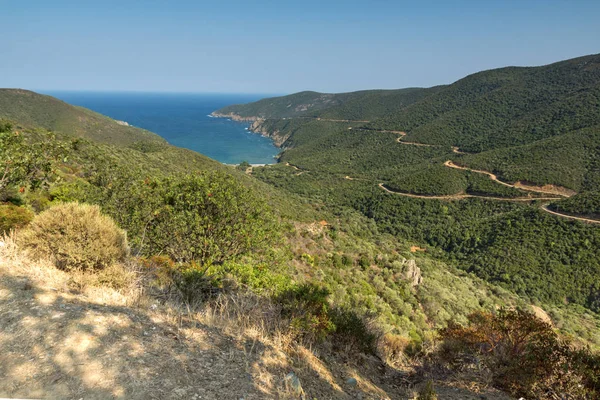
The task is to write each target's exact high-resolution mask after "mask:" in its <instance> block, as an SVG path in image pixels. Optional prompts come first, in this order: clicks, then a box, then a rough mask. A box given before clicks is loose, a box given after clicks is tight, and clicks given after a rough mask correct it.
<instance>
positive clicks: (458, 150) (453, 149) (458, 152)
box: [452, 146, 469, 154]
mask: <svg viewBox="0 0 600 400" xmlns="http://www.w3.org/2000/svg"><path fill="white" fill-rule="evenodd" d="M452 152H453V153H456V154H469V153H466V152H464V151H460V148H458V147H456V146H452Z"/></svg>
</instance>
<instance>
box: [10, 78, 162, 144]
mask: <svg viewBox="0 0 600 400" xmlns="http://www.w3.org/2000/svg"><path fill="white" fill-rule="evenodd" d="M0 118H4V119H7V120H12V121H16V122H18V123H19V124H20V125H23V126H26V127H36V128H38V127H39V128H44V129H48V130H52V131H57V132H68V133H69V134H70V135H72V136H77V137H81V138H86V139H91V140H94V141H97V142H102V143H106V144H114V145H120V146H135V145H138V144H139V145H141V143H142V142H143V143H144V146H145V147H146V148H148V147H150V146H151V147H155V146H159V147H160V146H161V145H163V144H165V143H166V142H165V140H164V139H162V138H161V137H160V136H158V135H156V134H154V133H152V132H148V131H146V130H143V129H140V128H134V127H130V126H124V125H120V124H118V123H117V122H116V121H115V120H113V119H111V118H108V117H106V116H104V115H101V114H98V113H95V112H93V111H90V110H88V109H85V108H82V107H75V106H72V105H70V104H67V103H65V102H63V101H61V100H58V99H56V98H54V97H51V96H46V95H42V94H38V93H34V92H31V91H28V90H22V89H0Z"/></svg>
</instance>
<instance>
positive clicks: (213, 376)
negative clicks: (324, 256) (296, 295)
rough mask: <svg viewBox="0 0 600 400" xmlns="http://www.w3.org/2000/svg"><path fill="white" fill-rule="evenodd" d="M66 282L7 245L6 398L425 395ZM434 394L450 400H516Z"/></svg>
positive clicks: (390, 372)
mask: <svg viewBox="0 0 600 400" xmlns="http://www.w3.org/2000/svg"><path fill="white" fill-rule="evenodd" d="M68 279H69V277H68V275H67V274H66V273H64V272H62V271H59V270H56V269H54V268H53V267H51V266H48V265H43V264H42V265H37V264H34V263H32V262H31V261H30V260H29V259H27V258H26V257H23V256H22V255H20V254H19V253H18V251H16V250H15V249H14V248H12V245H7V244H6V243H4V242H2V244H1V245H0V349H1V351H0V397H9V398H11V397H12V398H39V399H42V398H43V399H235V400H239V399H245V400H251V399H288V398H289V399H296V398H305V399H412V398H414V393H415V389H416V388H415V387H412V386H411V385H410V384H407V383H406V382H405V381H404V380H403V378H402V374H401V373H400V372H399V371H396V370H394V369H391V368H386V367H385V366H384V365H383V363H381V361H379V360H378V359H376V358H375V357H367V356H365V357H364V358H363V359H359V360H348V359H344V357H335V358H333V357H332V356H331V355H329V356H327V355H322V354H321V355H319V354H318V352H317V351H316V350H314V349H308V348H305V347H302V346H290V345H289V344H287V345H285V344H284V343H283V341H284V339H283V338H282V339H281V340H280V341H278V339H277V338H269V337H267V336H266V335H265V334H264V332H261V329H260V327H256V328H252V327H248V326H242V324H240V323H237V324H236V321H235V320H228V318H227V317H225V316H224V315H222V314H216V313H211V312H204V313H202V314H197V315H194V314H189V313H188V314H185V313H181V312H176V311H174V310H173V309H171V308H168V307H167V306H165V305H160V304H158V303H157V302H154V301H153V300H152V299H150V298H144V297H143V296H142V297H139V298H136V299H135V301H132V298H131V297H128V296H125V295H123V294H120V293H118V292H116V291H114V290H112V289H108V288H91V289H86V290H84V291H83V292H77V291H73V290H72V289H69V285H68ZM132 303H133V304H132ZM238 321H239V320H238ZM282 349H288V350H289V349H292V350H291V351H287V352H284V351H283V350H282ZM290 374H291V376H292V377H294V376H295V377H297V379H298V380H299V385H300V386H295V385H294V384H293V382H292V383H291V382H290V379H289V378H290ZM286 377H287V378H286ZM436 390H437V392H438V395H439V398H440V399H490V400H491V399H508V397H506V396H503V395H501V394H498V393H488V394H477V393H473V392H469V391H467V390H465V389H459V388H453V387H450V386H447V385H444V384H441V383H439V384H436Z"/></svg>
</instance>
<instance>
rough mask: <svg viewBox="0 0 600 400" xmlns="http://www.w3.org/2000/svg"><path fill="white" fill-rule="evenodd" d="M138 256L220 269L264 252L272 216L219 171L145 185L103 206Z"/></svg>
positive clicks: (270, 234) (271, 233)
mask: <svg viewBox="0 0 600 400" xmlns="http://www.w3.org/2000/svg"><path fill="white" fill-rule="evenodd" d="M105 208H107V209H108V212H109V213H110V214H115V215H118V216H119V220H118V222H119V223H120V224H121V225H122V227H123V228H125V229H127V231H128V232H129V234H130V236H131V237H132V242H133V244H134V246H136V247H137V248H138V249H139V252H140V253H143V254H147V255H153V254H166V255H168V256H169V257H171V258H172V259H173V260H175V261H178V262H191V261H195V262H197V263H198V264H199V265H210V264H220V263H223V262H224V261H227V260H231V259H235V258H236V257H238V256H241V255H243V254H247V253H250V252H257V251H260V250H262V249H264V248H265V247H266V246H267V245H268V244H269V243H271V242H272V241H273V239H274V236H275V229H274V226H275V224H274V222H273V217H272V214H271V212H270V210H269V209H268V207H267V206H266V204H265V203H264V202H263V201H261V200H260V199H259V198H258V197H257V196H256V195H255V194H254V192H253V191H252V190H250V189H249V188H247V187H245V186H243V185H242V184H241V183H240V182H238V181H236V180H235V179H234V178H233V177H231V176H230V175H228V174H225V173H222V172H205V173H201V174H194V175H186V176H178V177H175V178H163V179H156V180H149V179H147V180H145V181H142V182H138V183H137V184H135V185H133V186H129V187H127V188H126V189H124V190H123V191H122V193H121V194H115V195H113V197H112V199H111V200H110V201H109V204H106V205H105Z"/></svg>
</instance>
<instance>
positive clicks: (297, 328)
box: [276, 284, 335, 340]
mask: <svg viewBox="0 0 600 400" xmlns="http://www.w3.org/2000/svg"><path fill="white" fill-rule="evenodd" d="M327 296H329V291H328V290H327V289H325V288H321V287H318V286H315V285H312V284H303V285H299V286H296V287H293V288H291V289H288V290H286V291H285V292H283V293H282V294H280V295H279V296H277V297H276V302H277V303H279V304H281V306H282V314H283V317H285V318H287V319H289V320H290V327H291V328H292V330H293V331H294V333H295V334H296V335H297V336H298V337H303V338H305V339H308V340H322V339H324V338H325V337H326V336H327V335H329V334H330V333H332V332H333V331H334V330H335V324H334V323H333V321H332V319H331V316H330V315H329V312H330V305H329V302H328V300H327Z"/></svg>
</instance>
